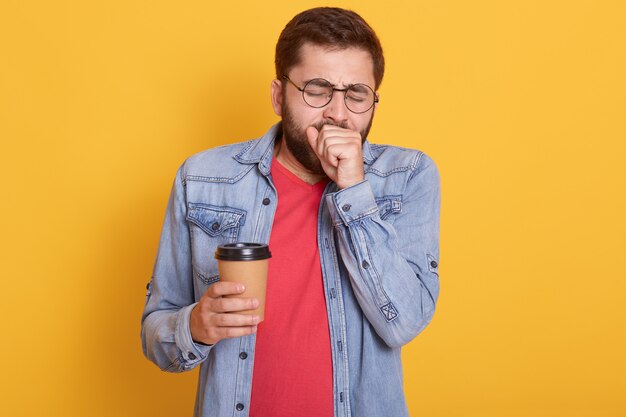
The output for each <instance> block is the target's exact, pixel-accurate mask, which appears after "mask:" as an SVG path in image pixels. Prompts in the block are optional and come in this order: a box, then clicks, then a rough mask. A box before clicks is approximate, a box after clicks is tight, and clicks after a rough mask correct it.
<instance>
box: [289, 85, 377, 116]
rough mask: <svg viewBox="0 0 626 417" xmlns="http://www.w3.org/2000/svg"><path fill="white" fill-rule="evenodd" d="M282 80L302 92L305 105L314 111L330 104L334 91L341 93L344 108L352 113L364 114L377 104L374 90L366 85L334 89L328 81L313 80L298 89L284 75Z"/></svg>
mask: <svg viewBox="0 0 626 417" xmlns="http://www.w3.org/2000/svg"><path fill="white" fill-rule="evenodd" d="M283 78H284V79H285V80H287V81H289V82H290V83H291V84H292V85H293V86H294V87H296V88H297V89H298V91H300V92H302V98H303V99H304V102H305V103H306V104H308V105H309V106H311V107H315V108H316V109H319V108H321V107H324V106H326V105H327V104H328V103H330V101H331V100H332V99H333V94H334V93H335V91H341V92H343V99H344V101H345V103H346V107H347V108H348V110H350V111H351V112H352V113H357V114H360V113H365V112H366V111H368V110H369V109H371V108H372V107H374V104H376V103H378V97H377V96H376V94H375V93H374V90H372V88H371V87H370V86H368V85H367V84H352V85H351V86H349V87H348V88H335V87H334V86H333V85H332V84H331V83H330V81H328V80H325V79H323V78H314V79H312V80H310V81H307V83H306V84H304V87H302V88H300V87H298V86H297V85H296V83H294V82H293V81H291V80H290V79H289V77H287V76H286V75H283Z"/></svg>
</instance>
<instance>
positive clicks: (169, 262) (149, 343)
mask: <svg viewBox="0 0 626 417" xmlns="http://www.w3.org/2000/svg"><path fill="white" fill-rule="evenodd" d="M186 215H187V205H186V198H185V187H184V184H183V179H182V167H181V169H179V170H178V173H177V175H176V179H175V180H174V186H173V188H172V192H171V194H170V199H169V202H168V205H167V211H166V214H165V221H164V223H163V229H162V232H161V240H160V242H159V250H158V253H157V259H156V262H155V265H154V271H153V275H152V279H151V281H150V284H149V288H148V296H147V300H146V306H145V308H144V312H143V316H142V319H141V341H142V347H143V352H144V355H146V357H147V358H148V359H150V360H151V361H152V362H154V363H155V364H156V365H157V366H158V367H159V368H161V369H162V370H166V371H170V372H182V371H186V370H188V369H192V368H194V367H196V366H197V365H198V364H199V363H201V362H202V361H203V360H204V359H206V357H207V355H208V353H209V351H210V349H211V347H209V346H202V345H200V344H197V343H194V341H193V340H192V338H191V331H190V328H189V321H190V315H191V311H192V310H193V308H194V307H195V305H196V304H195V300H194V293H193V277H192V266H191V243H190V237H189V228H188V225H187V222H186Z"/></svg>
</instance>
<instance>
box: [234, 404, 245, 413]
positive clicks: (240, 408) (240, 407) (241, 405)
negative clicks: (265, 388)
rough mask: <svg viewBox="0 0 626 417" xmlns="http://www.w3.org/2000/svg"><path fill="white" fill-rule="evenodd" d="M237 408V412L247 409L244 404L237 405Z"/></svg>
mask: <svg viewBox="0 0 626 417" xmlns="http://www.w3.org/2000/svg"><path fill="white" fill-rule="evenodd" d="M235 408H236V409H237V411H241V410H243V409H244V408H245V407H244V406H243V404H242V403H239V404H237V405H236V406H235Z"/></svg>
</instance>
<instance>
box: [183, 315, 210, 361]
mask: <svg viewBox="0 0 626 417" xmlns="http://www.w3.org/2000/svg"><path fill="white" fill-rule="evenodd" d="M196 304H198V303H193V304H191V305H189V306H187V307H184V308H181V309H180V311H179V312H178V322H177V325H176V346H177V347H178V349H179V350H180V352H181V357H182V360H183V362H184V363H185V368H191V367H194V366H195V365H197V364H198V363H199V362H202V361H203V360H205V359H206V357H207V355H208V354H209V352H210V351H211V348H212V347H213V346H207V345H201V344H198V343H195V342H194V341H193V339H192V338H191V330H190V328H189V320H190V317H191V310H193V308H194V307H195V306H196Z"/></svg>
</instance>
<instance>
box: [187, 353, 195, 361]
mask: <svg viewBox="0 0 626 417" xmlns="http://www.w3.org/2000/svg"><path fill="white" fill-rule="evenodd" d="M187 356H188V357H189V359H191V360H194V359H196V355H194V354H193V353H192V352H189V354H188V355H187Z"/></svg>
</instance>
